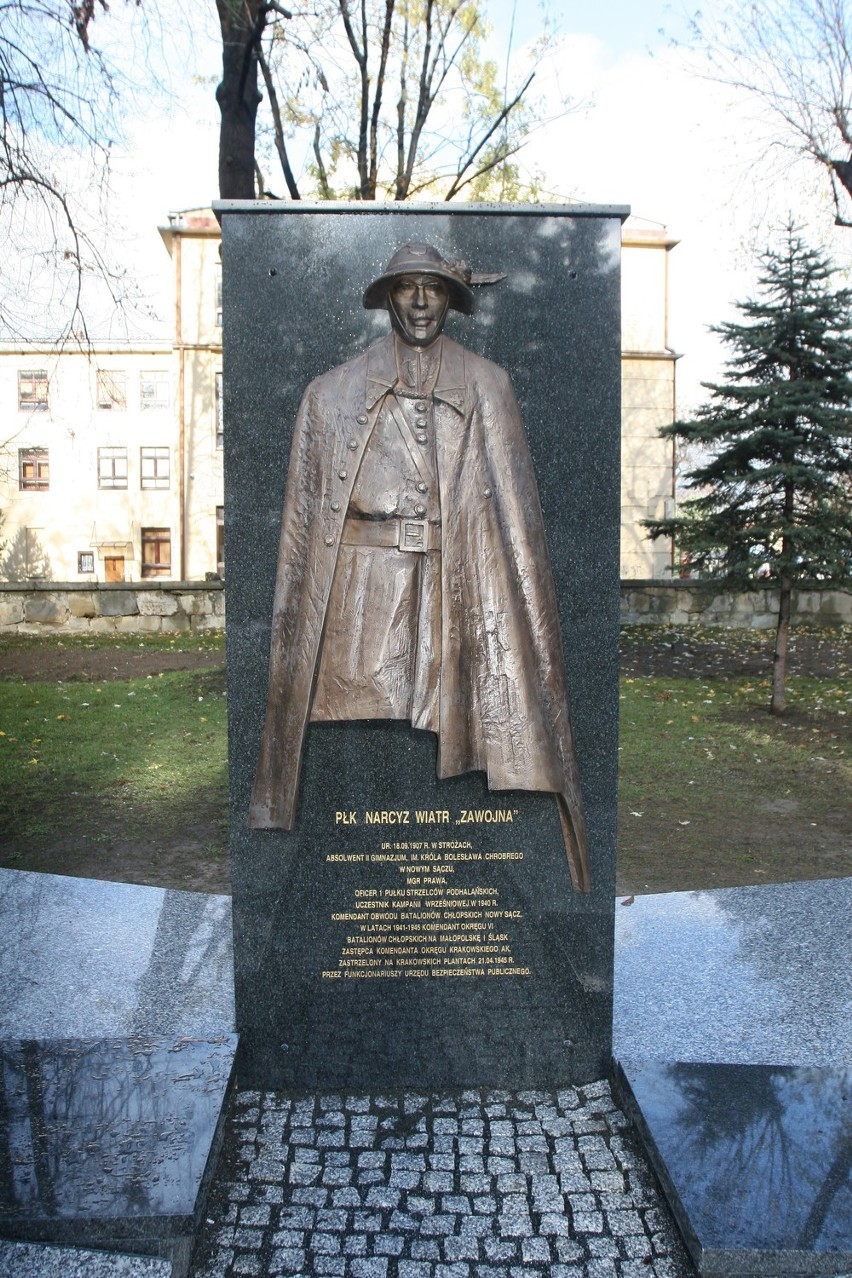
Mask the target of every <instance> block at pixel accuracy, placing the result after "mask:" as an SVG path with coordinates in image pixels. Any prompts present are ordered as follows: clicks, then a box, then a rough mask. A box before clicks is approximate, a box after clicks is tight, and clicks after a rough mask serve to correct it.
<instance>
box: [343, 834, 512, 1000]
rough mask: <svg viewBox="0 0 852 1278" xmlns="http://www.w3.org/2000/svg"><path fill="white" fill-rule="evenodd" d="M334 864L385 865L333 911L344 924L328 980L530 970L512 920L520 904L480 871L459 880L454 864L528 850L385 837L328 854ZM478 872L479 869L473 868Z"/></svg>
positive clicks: (471, 864) (468, 864) (509, 858)
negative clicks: (516, 946)
mask: <svg viewBox="0 0 852 1278" xmlns="http://www.w3.org/2000/svg"><path fill="white" fill-rule="evenodd" d="M325 859H326V862H327V863H329V864H334V865H340V866H342V865H349V864H365V863H372V864H373V865H375V866H376V868H382V867H383V868H385V869H386V870H387V871H388V875H389V877H388V881H387V882H386V883H385V884H383V885H381V886H373V887H356V888H354V889H353V890H352V894H351V897H350V899H349V901H348V902H346V904H345V907H344V908H343V909H340V910H336V911H334V912H332V913H331V915H330V919H331V922H332V923H337V924H341V923H342V924H346V925H347V926H346V935H345V939H344V941H343V943H342V945H341V949H340V954H339V958H338V962H337V966H336V968H330V969H328V970H325V971H323V973H322V979H323V980H400V979H402V980H415V979H424V978H441V979H447V978H451V977H458V978H469V977H485V978H491V979H496V978H499V977H506V976H520V977H528V976H531V975H532V972H531V970H530V968H529V967H527V966H525V965H524V964H523V963H518V962H517V961H516V959H515V956H514V953H513V935H512V925H513V924H514V925H517V924H518V923H520V922H521V921H522V920H523V917H524V916H523V911H522V910H520V909H512V908H508V907H507V905H506V904H505V903H504V902H503V901H501V899H500V890H499V888H497V887H494V886H492V885H491V884H490V883H488V882H487V879H486V877H485V876H484V875H483V876H482V877H481V878H475V879H474V881H473V882H472V883H464V884H462V883H457V882H456V881H455V874H456V870H457V869H459V868H461V869H466V870H468V871H470V870H471V869H474V867H475V866H476V864H477V863H479V864H480V865H481V867H482V868H483V869H484V868H485V865H486V863H487V862H489V861H491V862H493V861H523V860H524V853H523V852H485V853H483V852H477V851H476V850H475V849H474V848H473V846H472V844H470V843H468V842H463V841H458V840H455V841H446V840H439V841H429V842H428V843H427V842H398V843H382V844H381V845H380V850H379V851H378V852H375V853H351V854H349V853H330V854H328V855H327V856H326V858H325ZM474 873H476V870H475V869H474Z"/></svg>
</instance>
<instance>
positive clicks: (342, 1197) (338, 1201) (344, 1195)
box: [293, 1185, 361, 1207]
mask: <svg viewBox="0 0 852 1278" xmlns="http://www.w3.org/2000/svg"><path fill="white" fill-rule="evenodd" d="M293 1197H294V1198H295V1197H296V1195H295V1194H294V1195H293ZM331 1203H332V1206H333V1207H360V1206H361V1195H360V1194H359V1193H358V1190H357V1189H356V1188H355V1186H354V1185H344V1186H343V1187H342V1188H341V1189H333V1190H332V1191H331ZM317 1205H318V1206H322V1205H323V1204H322V1203H319V1204H317Z"/></svg>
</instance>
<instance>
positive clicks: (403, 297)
mask: <svg viewBox="0 0 852 1278" xmlns="http://www.w3.org/2000/svg"><path fill="white" fill-rule="evenodd" d="M449 301H450V291H449V289H448V288H447V286H446V284H445V283H444V281H443V280H442V279H439V278H438V276H436V275H402V276H400V278H399V279H398V280H396V281H395V283H394V284H393V286H392V287H391V289H390V291H389V293H388V310H389V311H390V316H391V321H392V323H393V326H394V328H395V329H396V331H397V333H399V335H400V337H401V338H403V340H404V341H406V342H408V343H409V344H410V345H411V346H429V345H430V344H431V343H432V342H434V341H435V338H436V337H439V336H440V334H441V330H442V329H443V327H444V319H445V318H446V314H447V306H448V305H449Z"/></svg>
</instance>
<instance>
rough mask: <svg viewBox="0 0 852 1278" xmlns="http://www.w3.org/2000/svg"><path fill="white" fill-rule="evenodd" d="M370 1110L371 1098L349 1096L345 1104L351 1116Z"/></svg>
mask: <svg viewBox="0 0 852 1278" xmlns="http://www.w3.org/2000/svg"><path fill="white" fill-rule="evenodd" d="M369 1108H370V1098H369V1096H347V1097H346V1100H345V1102H344V1109H347V1110H348V1111H349V1113H350V1114H357V1113H360V1112H366V1110H368V1109H369Z"/></svg>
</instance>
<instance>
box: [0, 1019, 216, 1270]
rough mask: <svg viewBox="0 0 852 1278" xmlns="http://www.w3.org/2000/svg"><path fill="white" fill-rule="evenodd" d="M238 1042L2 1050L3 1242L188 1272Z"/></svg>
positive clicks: (29, 1043) (22, 1044)
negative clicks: (154, 1261) (151, 1260)
mask: <svg viewBox="0 0 852 1278" xmlns="http://www.w3.org/2000/svg"><path fill="white" fill-rule="evenodd" d="M236 1046H237V1039H236V1036H235V1035H231V1034H223V1035H221V1036H219V1037H216V1038H208V1039H199V1038H190V1037H171V1038H151V1037H145V1036H138V1037H135V1038H126V1039H64V1040H32V1039H31V1040H14V1041H6V1042H2V1043H0V1074H1V1075H2V1077H3V1080H4V1088H3V1095H2V1109H0V1148H2V1149H3V1151H4V1158H8V1166H7V1167H5V1168H4V1169H3V1172H2V1182H3V1185H4V1191H3V1197H2V1201H0V1235H2V1236H3V1237H5V1238H7V1239H23V1240H28V1241H37V1242H50V1243H57V1244H63V1245H66V1246H77V1247H93V1248H97V1249H101V1250H105V1251H126V1252H136V1253H140V1254H142V1255H148V1256H162V1257H164V1258H166V1259H168V1260H170V1261H171V1262H172V1274H173V1278H182V1276H183V1275H185V1274H186V1273H187V1272H188V1268H189V1260H190V1254H191V1250H192V1244H193V1239H194V1236H195V1232H196V1229H197V1228H198V1225H199V1223H200V1220H201V1216H202V1213H203V1211H204V1206H205V1202H206V1197H207V1190H208V1187H209V1181H210V1178H211V1177H212V1173H213V1168H214V1166H215V1162H216V1157H217V1154H218V1151H219V1145H220V1143H221V1137H222V1128H223V1124H224V1106H225V1100H226V1097H227V1094H228V1091H229V1088H230V1085H231V1081H232V1077H233V1065H234V1056H235V1052H236Z"/></svg>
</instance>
